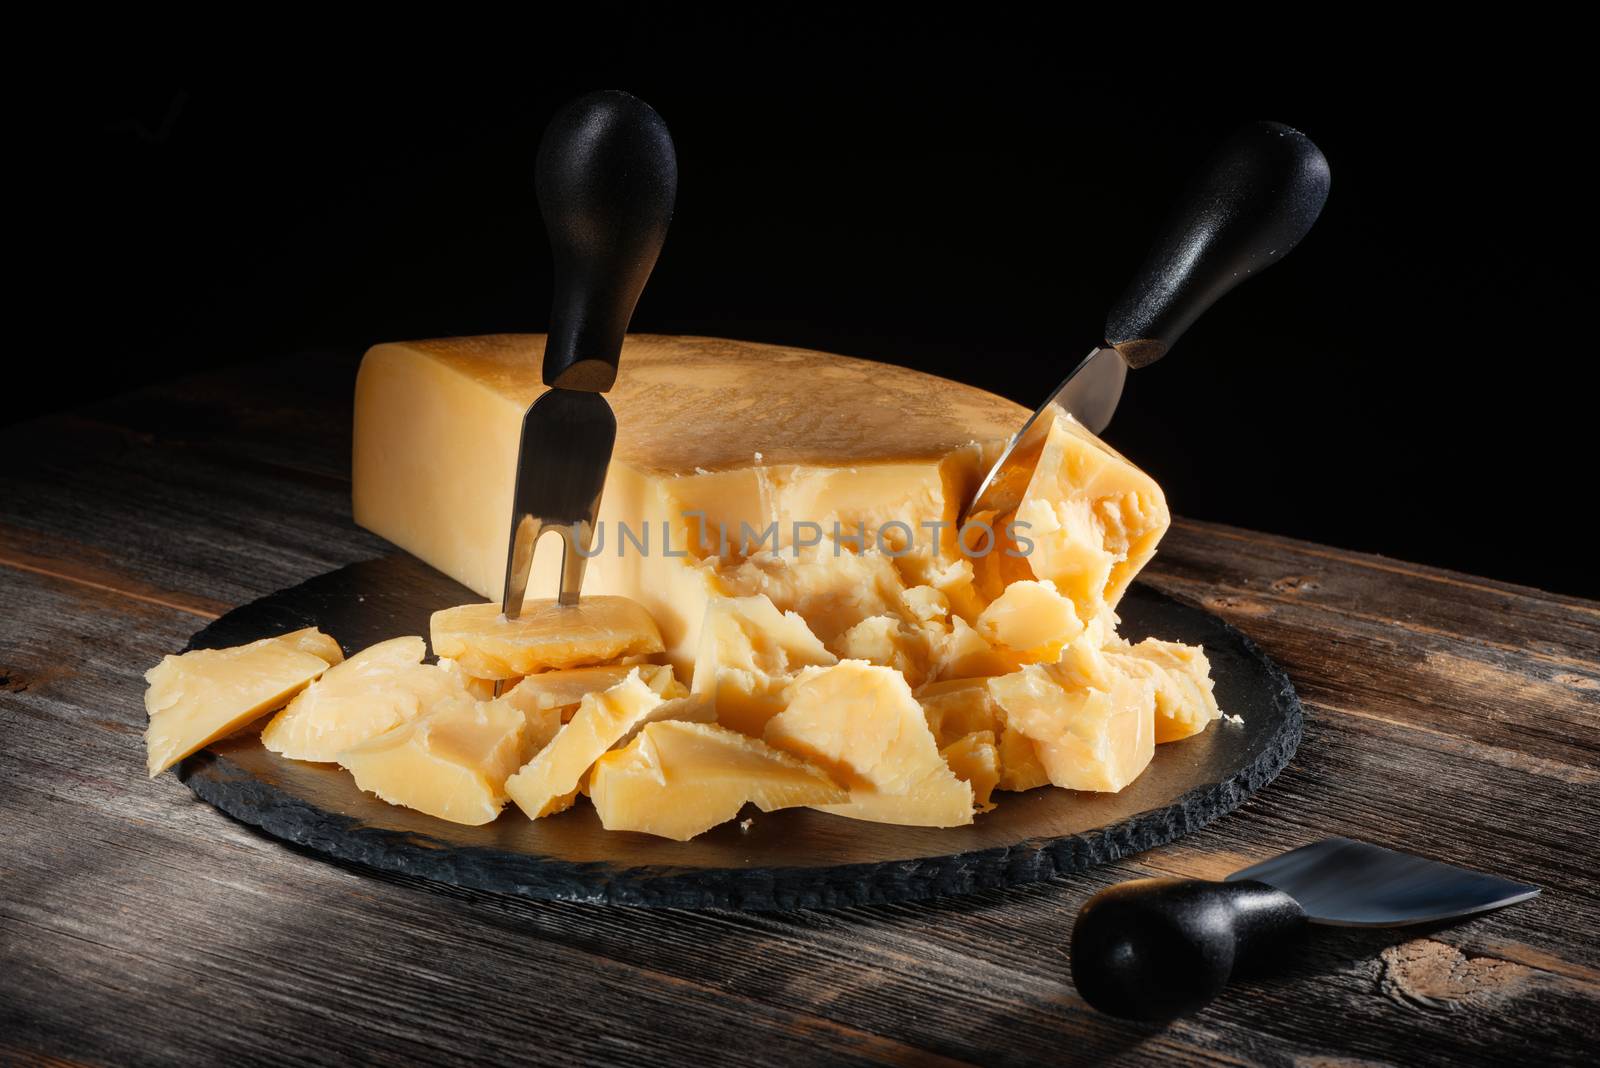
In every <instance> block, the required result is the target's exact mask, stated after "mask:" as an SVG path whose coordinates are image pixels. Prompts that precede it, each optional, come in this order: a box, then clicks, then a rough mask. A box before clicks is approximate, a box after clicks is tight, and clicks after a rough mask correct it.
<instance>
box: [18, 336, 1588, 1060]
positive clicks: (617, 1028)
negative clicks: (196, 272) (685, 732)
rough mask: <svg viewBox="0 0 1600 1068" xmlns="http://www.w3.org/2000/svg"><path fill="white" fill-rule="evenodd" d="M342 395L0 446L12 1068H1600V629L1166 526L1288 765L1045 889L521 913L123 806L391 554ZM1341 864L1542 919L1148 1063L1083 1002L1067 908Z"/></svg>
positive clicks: (177, 806)
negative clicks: (328, 592) (250, 643)
mask: <svg viewBox="0 0 1600 1068" xmlns="http://www.w3.org/2000/svg"><path fill="white" fill-rule="evenodd" d="M353 371H354V364H353V361H350V360H346V359H340V358H334V357H326V356H323V357H316V358H312V357H305V358H297V359H290V360H284V361H280V362H278V363H275V364H270V365H254V366H248V367H240V368H235V369H232V370H229V371H227V372H222V373H218V374H215V375H212V376H208V377H205V378H200V379H192V380H187V381H183V382H179V383H176V384H172V385H167V386H162V387H159V388H155V389H151V390H147V391H144V392H142V393H139V394H136V395H132V396H129V397H125V398H121V399H119V400H116V401H113V402H110V403H106V404H101V405H97V406H95V407H93V408H89V409H84V410H82V411H79V412H76V413H73V414H70V415H65V416H58V417H52V418H49V419H46V420H43V421H37V422H33V423H28V424H23V425H19V426H17V427H14V428H11V429H9V430H7V431H5V432H3V434H0V446H3V448H4V455H6V457H7V458H8V461H7V464H6V466H5V468H4V470H3V471H0V1062H16V1063H24V1064H27V1063H41V1064H80V1063H81V1064H115V1065H123V1064H168V1063H180V1064H189V1063H193V1064H215V1063H219V1062H223V1061H228V1062H238V1063H245V1064H304V1063H326V1062H334V1063H371V1062H389V1063H418V1062H420V1063H437V1064H453V1063H468V1062H507V1061H531V1062H538V1063H577V1062H583V1063H590V1064H593V1063H618V1062H631V1063H637V1062H639V1061H642V1060H661V1061H666V1062H669V1063H670V1062H676V1061H692V1062H696V1063H715V1064H771V1063H784V1064H792V1063H816V1062H825V1063H916V1064H942V1063H971V1064H1007V1063H1050V1064H1063V1063H1069V1064H1070V1063H1107V1062H1110V1063H1128V1064H1144V1063H1162V1064H1166V1063H1179V1064H1189V1063H1205V1064H1211V1063H1226V1064H1268V1065H1290V1064H1294V1065H1333V1064H1358V1063H1362V1064H1366V1063H1380V1064H1381V1063H1394V1064H1414V1063H1437V1064H1464V1063H1483V1064H1499V1063H1507V1062H1509V1061H1516V1060H1523V1059H1525V1060H1528V1061H1529V1062H1534V1063H1540V1062H1545V1063H1548V1062H1554V1063H1584V1062H1591V1063H1592V1057H1593V1049H1594V1047H1595V1045H1596V1043H1597V1042H1600V941H1597V939H1596V937H1595V931H1596V930H1597V929H1600V889H1597V882H1596V878H1595V869H1596V865H1597V857H1596V852H1597V850H1596V845H1597V842H1600V604H1596V603H1594V602H1590V601H1584V600H1579V599H1575V598H1569V597H1562V596H1557V595H1553V594H1546V593H1541V592H1539V591H1536V590H1531V589H1524V588H1520V587H1515V586H1510V585H1506V584H1503V583H1499V582H1494V581H1490V580H1487V579H1478V578H1473V577H1470V576H1466V575H1460V574H1453V573H1450V572H1445V571H1439V570H1435V569H1432V568H1428V567H1422V566H1416V565H1411V564H1405V563H1400V562H1397V561H1393V560H1388V559H1383V558H1379V557H1373V556H1366V555H1362V554H1359V553H1355V552H1347V551H1343V550H1339V549H1332V548H1327V547H1323V546H1318V545H1312V544H1308V543H1304V542H1298V541H1293V540H1289V539H1285V538H1279V537H1273V536H1270V535H1264V534H1256V533H1252V532H1248V531H1242V530H1235V529H1231V528H1226V527H1220V526H1215V525H1210V524H1200V523H1193V522H1184V521H1180V522H1178V523H1177V524H1176V525H1175V526H1174V528H1173V530H1172V532H1171V534H1170V535H1169V536H1168V538H1167V540H1166V541H1165V542H1164V543H1163V545H1162V549H1161V552H1160V554H1159V555H1158V556H1157V558H1156V561H1155V563H1154V564H1153V565H1152V566H1151V568H1150V569H1149V571H1148V572H1147V576H1148V578H1149V580H1150V581H1151V582H1152V584H1154V585H1156V586H1157V587H1158V588H1160V589H1162V590H1163V591H1165V592H1168V593H1172V594H1174V595H1176V596H1179V597H1183V598H1187V599H1189V600H1191V601H1194V602H1197V603H1199V604H1202V605H1204V606H1205V607H1207V608H1208V609H1210V610H1212V611H1214V612H1217V613H1218V614H1220V615H1222V616H1224V617H1225V618H1226V619H1228V620H1229V621H1230V622H1232V623H1234V624H1235V625H1237V626H1238V627H1240V628H1241V629H1243V630H1244V631H1245V632H1246V633H1248V634H1249V635H1251V636H1252V637H1253V638H1255V639H1256V640H1257V641H1258V642H1259V643H1260V644H1261V645H1262V646H1263V647H1264V648H1265V649H1266V651H1267V652H1268V653H1269V654H1270V655H1271V656H1272V657H1273V658H1274V659H1276V660H1277V661H1278V662H1279V663H1280V664H1282V665H1283V666H1284V667H1285V668H1286V669H1287V670H1288V671H1289V673H1290V675H1291V676H1292V677H1293V679H1294V681H1295V683H1296V684H1297V685H1298V687H1299V689H1300V693H1301V696H1302V697H1303V698H1304V701H1305V705H1306V710H1307V723H1306V736H1305V741H1304V742H1303V744H1302V745H1301V748H1300V751H1299V754H1298V756H1297V757H1296V758H1295V760H1294V761H1293V762H1292V763H1291V764H1290V766H1289V768H1288V770H1287V771H1285V772H1284V773H1283V775H1282V776H1280V777H1279V778H1278V780H1277V781H1276V782H1275V783H1273V784H1272V785H1271V786H1269V787H1268V788H1267V789H1266V790H1265V791H1263V792H1262V793H1261V794H1260V795H1259V796H1257V797H1256V798H1254V799H1252V800H1251V801H1249V802H1248V803H1247V804H1246V805H1245V806H1244V807H1243V808H1241V809H1240V810H1239V811H1238V812H1236V813H1235V814H1233V815H1231V816H1229V817H1227V818H1225V819H1223V820H1221V821H1219V822H1218V823H1216V824H1214V825H1213V826H1211V827H1210V828H1207V829H1206V830H1204V831H1202V832H1201V833H1199V834H1196V835H1194V836H1193V837H1191V838H1186V839H1184V840H1182V841H1181V842H1179V843H1174V844H1173V845H1170V846H1166V847H1163V848H1160V849H1157V850H1154V851H1152V852H1149V853H1146V854H1142V855H1140V856H1138V857H1135V858H1133V859H1131V860H1127V861H1123V862H1119V863H1117V864H1114V865H1111V866H1109V867H1106V868H1101V869H1097V870H1095V871H1093V872H1090V873H1087V874H1085V875H1082V876H1077V877H1073V878H1071V879H1063V880H1058V881H1055V882H1049V883H1042V884H1036V885H1032V886H1026V887H1020V888H1015V889H1010V890H1004V891H991V892H984V893H979V894H974V895H971V896H967V897H957V898H947V899H941V900H938V901H935V902H930V903H921V904H906V905H885V906H864V907H858V908H852V909H845V910H837V911H814V912H794V913H776V914H748V913H724V912H681V911H673V910H664V911H648V912H647V911H640V910H623V909H615V908H608V907H605V906H583V905H570V904H558V903H546V902H536V901H527V900H522V899H518V898H512V897H509V896H501V895H495V894H489V893H480V892H471V891H461V890H452V889H450V888H447V887H442V886H439V885H436V884H432V883H424V882H418V881H413V880H410V879H406V878H403V877H396V876H389V875H382V874H377V873H375V872H372V871H368V870H365V869H360V868H355V867H345V866H340V865H337V864H332V863H328V862H325V861H323V860H320V859H318V858H316V857H313V856H310V855H309V854H305V853H302V852H298V851H296V850H295V849H292V848H289V847H286V846H284V845H282V844H280V843H278V842H276V841H274V840H271V839H268V838H266V837H264V836H263V835H261V834H258V833H256V832H254V831H252V830H250V829H248V828H246V827H244V826H242V825H240V824H237V823H234V822H232V821H230V820H228V819H227V818H226V817H224V816H222V815H220V814H219V813H217V812H216V811H215V810H213V809H212V808H210V807H209V806H208V805H206V804H204V803H203V802H201V801H198V800H197V799H195V798H194V797H193V796H192V795H191V794H190V793H189V791H188V790H186V789H185V788H184V787H183V786H182V785H181V784H180V783H179V782H178V781H177V780H176V779H175V778H174V777H172V776H170V775H168V776H164V777H162V778H159V779H157V780H155V781H154V782H148V781H146V779H145V777H144V773H143V770H142V749H141V745H142V743H141V732H142V730H143V725H144V711H143V706H142V702H141V694H142V691H143V679H142V674H143V672H144V670H145V669H146V668H148V667H149V666H150V665H151V664H153V663H155V661H156V660H157V659H159V658H160V656H161V655H162V654H163V653H166V652H169V651H172V650H175V649H177V648H179V647H181V646H182V644H183V643H184V641H185V639H186V638H187V637H188V635H189V634H191V633H192V632H193V631H195V630H196V629H197V628H198V627H199V626H200V625H201V624H202V623H203V621H205V620H207V619H210V618H213V617H215V616H216V615H218V614H220V613H221V612H223V611H226V610H227V609H228V608H230V607H232V606H233V605H236V604H239V603H242V602H244V601H248V600H251V599H253V598H255V597H259V596H261V595H263V594H265V593H267V592H269V591H271V590H275V589H278V588H280V587H283V586H285V585H287V584H290V583H294V582H298V581H301V580H303V579H306V578H309V577H311V576H312V575H315V574H319V573H321V572H323V571H327V570H329V569H331V568H334V567H337V566H341V565H343V564H346V563H349V562H352V561H355V560H361V559H366V558H370V557H372V556H375V555H378V554H380V553H382V552H384V551H386V549H387V546H386V544H385V543H383V542H382V541H380V540H379V539H377V538H375V537H373V536H372V535H370V534H367V533H365V532H363V531H361V530H359V529H357V528H356V527H355V526H354V525H353V524H352V523H351V521H350V512H349V483H348V469H349V446H350V441H349V417H348V416H349V413H348V405H349V396H350V385H351V381H352V376H353ZM1180 503H1181V502H1180ZM1351 507H1360V502H1359V501H1353V502H1351ZM1440 536H1441V537H1448V536H1449V532H1448V531H1441V532H1440ZM1573 544H1574V546H1575V547H1576V548H1577V549H1578V550H1579V551H1581V552H1587V551H1588V550H1585V549H1583V548H1582V546H1581V545H1579V544H1578V543H1576V542H1575V543H1573ZM1508 551H1509V547H1508ZM1574 566H1593V562H1592V560H1590V559H1584V558H1580V559H1577V560H1575V563H1574ZM1329 834H1343V835H1349V836H1352V837H1357V838H1364V839H1367V840H1370V841H1374V842H1378V843H1380V844H1383V845H1389V846H1395V847H1399V848H1406V849H1411V850H1415V851H1418V852H1422V853H1425V854H1428V855H1431V856H1434V857H1437V858H1440V859H1443V860H1448V861H1452V862H1455V863H1459V864H1464V865H1467V866H1472V867H1479V868H1483V869H1486V870H1491V871H1494V872H1497V873H1500V874H1503V875H1506V876H1509V877H1511V878H1515V879H1520V880H1524V881H1528V882H1533V883H1537V884H1538V885H1540V886H1542V887H1544V889H1545V893H1544V894H1543V895H1542V896H1540V897H1539V898H1537V899H1535V900H1534V901H1532V902H1530V903H1528V904H1525V905H1520V906H1517V907H1514V908H1510V909H1506V910H1504V911H1502V912H1499V913H1496V914H1493V915H1490V916H1486V917H1482V918H1479V919H1475V920H1472V921H1470V922H1467V923H1462V924H1457V925H1451V926H1441V927H1437V928H1429V929H1423V930H1409V931H1390V932H1360V931H1331V930H1330V931H1319V932H1317V933H1316V934H1315V935H1314V936H1313V937H1312V939H1311V941H1310V943H1309V944H1308V946H1307V949H1306V952H1305V954H1304V955H1303V957H1302V958H1301V959H1300V960H1299V961H1298V962H1297V963H1296V964H1294V965H1293V966H1292V967H1291V968H1290V969H1289V970H1288V971H1286V972H1283V973H1281V974H1277V975H1273V976H1270V977H1258V978H1252V979H1248V980H1245V981H1240V982H1236V983H1235V984H1234V985H1233V986H1232V987H1230V988H1229V990H1228V991H1227V992H1226V993H1225V994H1224V995H1223V996H1222V998H1220V999H1219V1000H1218V1001H1217V1002H1216V1003H1215V1004H1213V1005H1212V1006H1210V1007H1208V1008H1207V1009H1205V1010H1204V1011H1202V1012H1201V1013H1199V1014H1198V1015H1196V1016H1193V1017H1190V1018H1188V1019H1185V1020H1182V1021H1179V1022H1178V1023H1175V1024H1172V1025H1170V1026H1166V1027H1154V1026H1145V1025H1132V1024H1125V1023H1122V1022H1119V1021H1115V1020H1111V1019H1108V1018H1106V1017H1103V1016H1100V1015H1098V1014H1096V1013H1094V1012H1093V1011H1092V1010H1090V1009H1089V1008H1088V1007H1087V1006H1085V1005H1084V1004H1083V1002H1082V1001H1081V1000H1080V999H1079V998H1078V997H1077V995H1076V993H1075V992H1074V990H1073V987H1072V983H1071V979H1070V974H1069V969H1068V961H1067V956H1066V946H1065V942H1066V936H1067V932H1068V930H1069V929H1070V926H1071V922H1072V917H1073V915H1074V914H1075V912H1076V910H1077V908H1078V906H1079V905H1080V904H1081V903H1082V901H1083V900H1084V898H1085V897H1087V896H1088V895H1089V894H1090V893H1092V892H1093V891H1094V890H1096V889H1099V888H1100V887H1102V886H1106V885H1108V884H1110V883H1112V882H1116V881H1119V880H1121V879H1125V878H1129V877H1132V876H1137V875H1145V874H1153V873H1159V874H1179V875H1199V876H1208V877H1209V876H1221V875H1223V874H1226V873H1227V872H1229V871H1232V870H1234V869H1236V868H1238V867H1241V866H1243V865H1245V864H1248V863H1250V862H1252V861H1255V860H1258V859H1261V858H1264V857H1266V856H1268V855H1271V854H1273V853H1276V852H1278V851H1281V850H1284V849H1288V848H1292V847H1294V846H1298V845H1303V844H1305V843H1306V842H1309V841H1313V840H1315V839H1317V838H1319V837H1322V836H1325V835H1329Z"/></svg>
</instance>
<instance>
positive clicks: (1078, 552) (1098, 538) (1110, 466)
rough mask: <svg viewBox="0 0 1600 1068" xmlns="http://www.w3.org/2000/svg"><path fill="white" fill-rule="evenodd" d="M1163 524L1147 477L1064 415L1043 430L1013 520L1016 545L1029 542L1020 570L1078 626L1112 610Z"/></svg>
mask: <svg viewBox="0 0 1600 1068" xmlns="http://www.w3.org/2000/svg"><path fill="white" fill-rule="evenodd" d="M1171 521H1172V517H1171V515H1170V514H1169V513H1168V511H1167V500H1166V497H1165V496H1164V495H1163V494H1162V492H1161V487H1160V486H1158V485H1156V483H1155V480H1154V479H1152V478H1151V477H1150V476H1149V475H1147V474H1145V473H1144V472H1143V471H1141V470H1139V469H1138V468H1137V467H1135V466H1133V464H1131V463H1129V462H1128V461H1127V460H1125V459H1123V458H1122V457H1121V456H1120V455H1118V454H1117V453H1116V452H1115V451H1113V450H1112V448H1111V447H1110V446H1109V445H1107V444H1106V443H1105V442H1103V441H1101V440H1100V439H1099V438H1097V437H1095V436H1094V435H1093V434H1091V433H1090V432H1089V431H1088V430H1086V429H1084V428H1083V426H1082V425H1080V424H1079V423H1078V422H1077V421H1076V420H1074V419H1071V418H1070V417H1065V416H1062V417H1058V418H1057V419H1056V421H1055V422H1054V424H1053V425H1052V426H1051V428H1050V433H1049V436H1048V437H1047V438H1046V440H1045V444H1044V451H1043V452H1042V453H1041V455H1040V457H1039V461H1038V466H1037V467H1035V468H1034V472H1033V477H1032V479H1031V480H1030V481H1029V483H1028V487H1027V490H1026V491H1025V492H1024V493H1023V496H1022V501H1021V503H1019V504H1018V506H1017V509H1016V515H1015V523H1016V524H1017V527H1018V534H1019V535H1020V536H1019V539H1018V541H1019V545H1020V544H1021V541H1022V539H1024V538H1025V539H1026V540H1027V541H1028V542H1031V548H1030V549H1029V551H1028V552H1027V554H1026V564H1027V567H1028V569H1029V570H1030V571H1031V572H1032V573H1033V576H1034V577H1035V578H1040V579H1045V580H1047V581H1049V582H1052V583H1054V584H1055V586H1056V588H1057V589H1058V590H1060V591H1061V592H1062V593H1063V594H1065V595H1066V596H1067V597H1070V598H1071V599H1072V601H1073V603H1074V604H1075V605H1077V609H1078V612H1077V614H1078V618H1079V619H1081V620H1085V621H1087V620H1091V619H1094V618H1095V617H1097V616H1100V615H1103V614H1105V613H1106V612H1107V611H1108V610H1110V609H1112V608H1115V607H1116V604H1117V602H1118V601H1119V600H1121V599H1122V595H1123V593H1124V592H1126V591H1127V588H1128V584H1129V583H1130V582H1132V581H1133V576H1134V575H1136V574H1138V573H1139V570H1140V568H1142V567H1144V565H1145V564H1146V563H1148V562H1149V560H1150V558H1151V557H1152V556H1154V555H1155V551H1156V543H1157V542H1159V541H1160V540H1161V536H1162V535H1163V534H1165V533H1166V530H1167V527H1168V525H1169V524H1170V523H1171ZM1024 547H1026V546H1024ZM991 559H994V557H991ZM1000 559H1005V557H1004V556H1003V555H1002V556H1001V557H1000Z"/></svg>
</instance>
